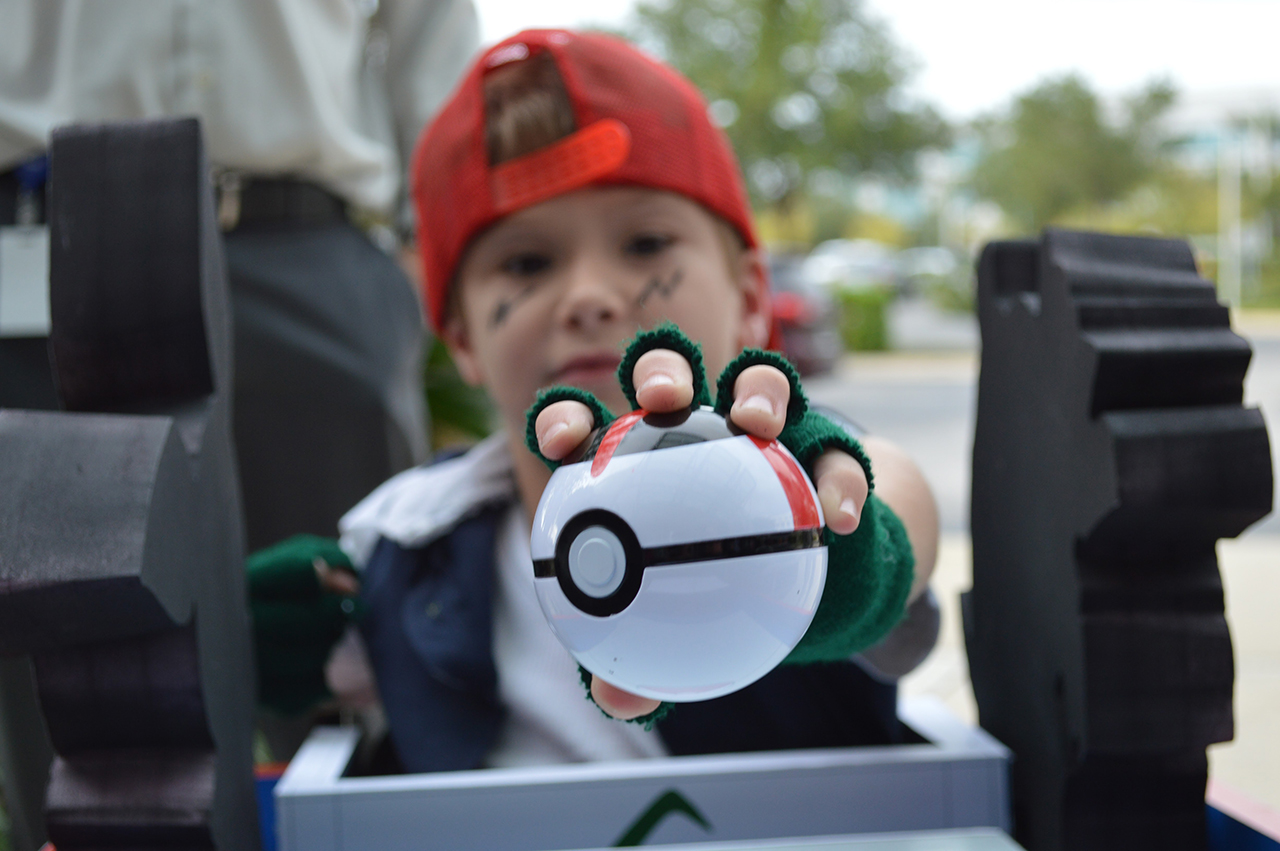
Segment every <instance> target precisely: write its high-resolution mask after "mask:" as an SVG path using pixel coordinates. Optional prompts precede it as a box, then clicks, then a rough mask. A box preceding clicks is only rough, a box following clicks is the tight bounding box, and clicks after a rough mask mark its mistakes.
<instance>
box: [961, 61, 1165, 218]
mask: <svg viewBox="0 0 1280 851" xmlns="http://www.w3.org/2000/svg"><path fill="white" fill-rule="evenodd" d="M1174 97H1175V95H1174V90H1173V89H1172V87H1171V86H1170V85H1169V84H1168V83H1164V82H1155V83H1152V84H1150V85H1149V86H1148V87H1147V88H1146V89H1144V90H1143V91H1142V92H1140V93H1139V94H1137V95H1135V96H1133V97H1130V98H1129V99H1127V100H1126V101H1125V103H1124V106H1123V112H1124V115H1123V117H1122V120H1121V121H1120V122H1119V123H1118V124H1113V123H1111V122H1108V121H1107V120H1106V118H1105V116H1104V115H1103V108H1102V105H1101V104H1100V103H1099V102H1098V98H1097V96H1096V95H1095V94H1094V93H1093V91H1091V90H1090V89H1089V87H1088V86H1087V85H1086V84H1085V82H1084V81H1083V80H1081V79H1080V78H1079V77H1076V76H1074V75H1071V76H1066V77H1061V78H1058V79H1054V80H1049V81H1046V82H1044V83H1041V84H1040V85H1038V86H1037V87H1035V88H1034V89H1032V90H1031V91H1029V92H1027V93H1026V94H1024V95H1022V96H1020V97H1019V98H1018V99H1017V100H1016V101H1015V102H1014V105H1013V107H1012V108H1011V109H1010V111H1009V113H1008V114H1007V115H1004V116H1001V117H999V118H996V119H988V120H986V121H984V122H981V123H980V124H979V131H980V132H981V133H982V135H983V136H984V138H985V142H986V145H987V148H988V152H987V154H986V155H985V156H984V157H983V158H982V159H981V160H980V161H979V163H978V165H977V167H976V168H975V170H974V173H973V178H972V182H973V187H974V189H975V190H976V191H977V192H978V193H979V194H980V195H982V196H984V197H986V198H989V199H991V200H993V201H995V202H996V203H997V204H999V205H1000V207H1001V208H1002V209H1003V210H1004V212H1005V214H1006V215H1007V216H1008V217H1009V218H1010V220H1012V221H1013V222H1014V223H1015V224H1016V225H1017V226H1018V227H1019V228H1020V229H1022V230H1023V231H1025V232H1028V233H1035V232H1038V231H1039V230H1040V229H1041V228H1042V227H1044V226H1045V225H1046V224H1050V223H1054V222H1058V221H1059V220H1060V219H1061V218H1062V217H1064V216H1065V215H1067V214H1070V213H1073V212H1077V213H1078V212H1079V211H1082V210H1088V209H1092V208H1097V207H1098V206H1099V205H1105V204H1110V203H1115V202H1119V201H1120V200H1122V199H1123V198H1125V197H1126V196H1127V195H1128V194H1129V193H1131V192H1132V191H1133V190H1134V189H1136V188H1137V187H1139V186H1141V185H1142V184H1144V183H1145V182H1147V181H1149V180H1151V179H1153V178H1154V177H1156V176H1157V175H1158V174H1159V173H1160V172H1161V170H1162V169H1163V168H1164V165H1165V163H1164V157H1163V143H1164V141H1165V140H1164V139H1162V138H1161V136H1160V134H1159V128H1158V121H1159V119H1160V117H1161V116H1162V115H1163V114H1164V113H1165V112H1166V111H1167V110H1168V109H1169V107H1170V106H1171V105H1172V104H1173V101H1174Z"/></svg>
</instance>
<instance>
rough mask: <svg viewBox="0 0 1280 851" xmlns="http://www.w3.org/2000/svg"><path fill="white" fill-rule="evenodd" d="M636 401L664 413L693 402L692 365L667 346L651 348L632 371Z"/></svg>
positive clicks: (647, 407)
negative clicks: (664, 347) (666, 347)
mask: <svg viewBox="0 0 1280 851" xmlns="http://www.w3.org/2000/svg"><path fill="white" fill-rule="evenodd" d="M631 380H632V381H633V382H634V383H635V387H636V401H637V402H638V403H639V404H640V407H641V408H644V409H645V410H646V411H654V412H656V413H666V412H668V411H678V410H680V409H681V408H687V407H689V406H690V405H691V404H693V368H692V367H690V366H689V362H688V361H687V360H685V359H684V357H683V356H682V355H679V354H677V353H676V352H673V351H671V350H670V349H652V350H650V351H647V352H645V353H644V354H642V355H641V356H640V359H639V360H637V361H636V367H635V369H634V370H633V371H632V373H631Z"/></svg>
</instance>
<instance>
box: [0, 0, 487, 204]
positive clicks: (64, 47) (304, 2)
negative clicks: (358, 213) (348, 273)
mask: <svg viewBox="0 0 1280 851" xmlns="http://www.w3.org/2000/svg"><path fill="white" fill-rule="evenodd" d="M478 41H479V29H478V25H477V21H476V13H475V9H474V7H473V5H472V2H471V0H212V2H210V0H4V2H3V3H0V171H4V170H6V169H9V168H12V167H13V166H14V165H16V164H17V163H19V162H22V161H23V160H24V159H26V158H28V157H30V156H32V155H34V154H38V153H39V152H41V151H43V150H44V149H45V148H46V147H47V144H48V138H49V132H50V130H51V129H52V128H54V127H56V126H58V125H61V124H66V123H70V122H73V121H77V122H92V121H108V120H127V119H145V118H158V117H164V116H184V115H195V116H198V117H199V118H200V119H201V123H202V125H203V128H204V135H205V141H206V146H207V151H208V154H209V159H210V161H211V162H212V163H213V164H214V166H215V167H221V168H226V169H231V170H235V171H241V172H245V173H250V174H265V175H289V176H293V177H299V178H303V179H308V180H313V181H315V182H317V183H319V184H321V185H323V186H325V187H326V188H328V189H329V190H330V191H332V192H334V193H335V194H337V195H339V196H341V197H342V198H344V199H345V200H347V201H348V202H350V203H351V204H353V205H355V206H357V207H360V208H364V209H367V210H370V211H373V212H376V213H381V214H384V215H389V214H394V213H396V211H397V202H398V201H399V199H400V197H401V193H402V192H403V182H404V181H403V174H404V171H405V166H406V163H407V161H408V157H409V154H410V153H411V151H412V149H413V145H414V142H415V140H416V139H417V136H418V134H419V132H420V131H421V129H422V127H423V125H424V124H425V123H426V122H427V120H428V119H429V118H430V117H431V116H432V115H433V114H434V113H435V111H436V109H437V108H438V107H439V105H440V104H441V103H442V102H443V100H444V99H445V97H446V96H447V95H448V94H449V92H450V91H451V90H452V88H453V86H454V84H455V83H456V81H457V79H458V77H459V76H460V74H461V72H462V70H463V69H464V67H465V66H466V63H467V61H468V60H469V59H470V58H471V56H472V53H473V52H474V51H475V49H476V47H477V45H478Z"/></svg>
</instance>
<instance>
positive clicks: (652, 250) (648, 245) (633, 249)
mask: <svg viewBox="0 0 1280 851" xmlns="http://www.w3.org/2000/svg"><path fill="white" fill-rule="evenodd" d="M671 243H672V239H671V237H669V236H665V235H663V234H656V233H643V234H638V235H637V236H633V237H632V238H631V240H630V241H629V242H628V243H627V247H626V251H627V253H628V254H631V255H633V256H636V257H650V256H652V255H654V254H660V253H661V252H662V251H663V250H664V249H666V248H667V246H669V245H671Z"/></svg>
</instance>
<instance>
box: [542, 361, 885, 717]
mask: <svg viewBox="0 0 1280 851" xmlns="http://www.w3.org/2000/svg"><path fill="white" fill-rule="evenodd" d="M632 378H633V381H634V383H635V388H636V400H637V401H638V402H639V403H640V407H641V408H643V409H644V410H646V411H650V412H653V413H668V412H671V411H678V410H680V409H681V408H686V407H688V406H689V405H690V404H691V403H692V402H693V394H694V386H693V371H692V368H691V367H690V365H689V362H688V361H687V360H685V358H684V357H683V356H682V355H680V354H679V353H677V352H674V351H671V350H670V349H653V350H651V351H649V352H646V353H645V354H644V355H642V356H641V357H640V358H639V360H637V361H636V365H635V369H634V370H633V372H632ZM790 398H791V387H790V384H789V382H788V381H787V377H786V375H784V374H783V373H782V372H781V371H780V370H778V369H775V368H774V367H772V366H767V365H756V366H750V367H747V368H746V369H744V370H743V371H742V373H741V374H740V375H738V378H737V380H736V381H735V382H734V385H733V399H734V401H733V407H732V408H731V409H730V411H729V419H730V420H731V421H732V422H733V424H734V425H736V426H737V427H738V428H740V429H742V430H743V431H745V432H747V433H748V434H752V435H755V436H756V437H760V438H763V439H765V440H772V439H774V438H776V437H777V436H778V435H779V434H781V433H782V429H783V426H784V425H785V424H786V418H787V404H788V402H789V401H790ZM593 424H594V423H593V419H592V415H591V410H590V409H589V408H588V407H587V406H586V405H584V404H582V403H581V402H575V401H569V400H565V401H560V402H556V403H554V404H551V405H548V406H547V407H546V408H545V409H543V411H542V412H541V413H539V414H538V418H537V420H536V421H535V423H534V431H535V433H536V434H537V437H538V449H539V450H540V451H541V452H542V454H543V455H544V456H546V457H547V458H549V459H551V460H552V461H559V460H561V459H563V458H566V457H568V456H569V455H570V454H572V453H573V452H574V451H575V450H577V449H578V448H580V447H581V446H582V444H583V443H584V442H585V441H586V440H587V438H588V437H589V436H590V434H591V429H592V426H593ZM814 486H815V488H816V489H817V491H818V500H819V502H820V503H821V505H822V514H823V516H824V517H825V518H826V522H827V527H828V528H829V529H830V530H831V531H832V532H834V533H835V534H837V535H848V534H850V533H851V532H853V531H854V530H855V529H857V528H858V521H859V519H860V518H861V516H862V507H863V505H864V504H865V503H866V501H867V493H868V491H869V490H870V488H869V485H868V483H867V476H866V474H865V473H864V472H863V469H862V466H861V465H860V464H859V463H858V462H857V461H856V460H855V459H854V458H853V457H852V456H850V455H848V454H846V453H844V452H840V451H838V450H828V451H826V452H824V453H823V454H822V455H820V456H819V457H818V460H817V462H816V463H815V465H814ZM591 696H592V698H593V699H594V700H595V702H596V704H597V705H599V706H600V708H601V709H603V710H604V711H605V712H607V713H608V714H610V715H612V716H613V717H615V718H620V719H624V720H626V719H631V718H638V717H640V716H642V715H647V714H649V713H650V712H652V711H654V710H655V709H656V708H657V707H658V703H659V702H658V701H656V700H650V699H648V698H643V697H639V696H637V695H634V694H631V693H630V692H626V691H623V690H622V689H620V688H617V687H616V686H613V685H610V684H609V683H607V682H604V681H603V680H601V679H600V678H599V677H593V678H592V682H591Z"/></svg>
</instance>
